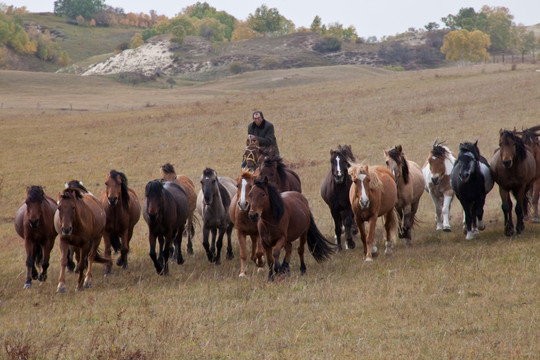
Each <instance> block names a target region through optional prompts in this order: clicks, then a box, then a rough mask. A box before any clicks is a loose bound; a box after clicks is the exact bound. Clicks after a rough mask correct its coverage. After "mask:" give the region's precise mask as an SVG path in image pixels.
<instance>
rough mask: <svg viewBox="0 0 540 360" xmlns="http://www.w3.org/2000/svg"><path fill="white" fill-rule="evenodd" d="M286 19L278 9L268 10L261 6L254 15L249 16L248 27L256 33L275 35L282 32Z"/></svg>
mask: <svg viewBox="0 0 540 360" xmlns="http://www.w3.org/2000/svg"><path fill="white" fill-rule="evenodd" d="M283 20H284V17H283V16H281V14H280V13H279V11H278V9H276V8H268V7H267V6H266V5H264V4H263V5H261V6H260V7H258V8H257V9H256V10H255V13H254V14H249V16H248V20H247V23H248V26H249V27H250V28H251V29H252V30H253V31H255V32H258V33H260V34H263V35H264V36H266V35H267V34H275V33H279V32H280V31H281V30H282V27H283V25H284V21H283Z"/></svg>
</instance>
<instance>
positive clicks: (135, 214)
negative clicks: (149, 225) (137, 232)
mask: <svg viewBox="0 0 540 360" xmlns="http://www.w3.org/2000/svg"><path fill="white" fill-rule="evenodd" d="M100 199H101V204H102V205H103V208H104V209H105V215H106V218H107V223H106V225H105V231H104V232H103V243H104V245H105V257H107V258H110V257H111V245H112V247H113V248H114V250H115V251H118V250H120V257H119V258H118V260H117V261H116V265H118V266H122V268H123V269H124V270H125V269H127V266H128V260H127V255H128V252H129V242H130V241H131V237H132V236H133V228H134V227H135V224H137V222H138V221H139V219H140V217H141V204H140V203H139V198H138V197H137V194H135V191H134V190H133V189H131V188H130V187H128V180H127V177H126V175H125V174H124V173H122V172H120V171H116V170H111V171H110V172H109V173H108V174H107V176H106V177H105V190H103V192H102V193H101V198H100ZM120 240H121V242H120ZM110 272H111V268H110V266H107V267H106V269H105V274H109V273H110Z"/></svg>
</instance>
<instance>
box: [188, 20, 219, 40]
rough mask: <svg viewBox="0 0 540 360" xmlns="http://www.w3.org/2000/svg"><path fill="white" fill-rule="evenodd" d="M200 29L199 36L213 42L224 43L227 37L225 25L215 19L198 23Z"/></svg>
mask: <svg viewBox="0 0 540 360" xmlns="http://www.w3.org/2000/svg"><path fill="white" fill-rule="evenodd" d="M195 25H196V27H197V28H198V29H199V36H200V37H203V38H205V39H206V40H211V41H223V39H224V36H225V25H223V24H222V23H220V22H219V21H218V20H216V19H213V18H203V19H201V20H198V21H197V22H196V24H195Z"/></svg>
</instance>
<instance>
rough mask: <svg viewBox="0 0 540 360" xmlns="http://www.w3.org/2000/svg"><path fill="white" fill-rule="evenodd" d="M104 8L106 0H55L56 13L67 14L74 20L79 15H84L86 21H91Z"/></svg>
mask: <svg viewBox="0 0 540 360" xmlns="http://www.w3.org/2000/svg"><path fill="white" fill-rule="evenodd" d="M104 9H105V1H104V0H56V1H55V2H54V13H55V14H56V15H58V16H61V15H65V16H67V17H68V18H70V19H72V20H75V19H76V18H77V16H82V17H83V18H84V19H85V20H86V21H90V20H91V19H92V17H93V16H94V15H96V14H97V13H98V12H100V11H102V10H104Z"/></svg>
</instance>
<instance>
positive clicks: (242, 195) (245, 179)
mask: <svg viewBox="0 0 540 360" xmlns="http://www.w3.org/2000/svg"><path fill="white" fill-rule="evenodd" d="M256 177H257V174H255V173H253V172H252V171H250V170H249V169H243V170H242V174H240V177H238V178H237V179H236V187H237V188H238V190H237V192H236V199H237V200H238V203H237V204H238V209H239V210H240V211H248V210H249V201H248V199H247V194H248V193H249V192H250V191H251V188H252V187H253V183H254V181H255V179H256Z"/></svg>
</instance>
